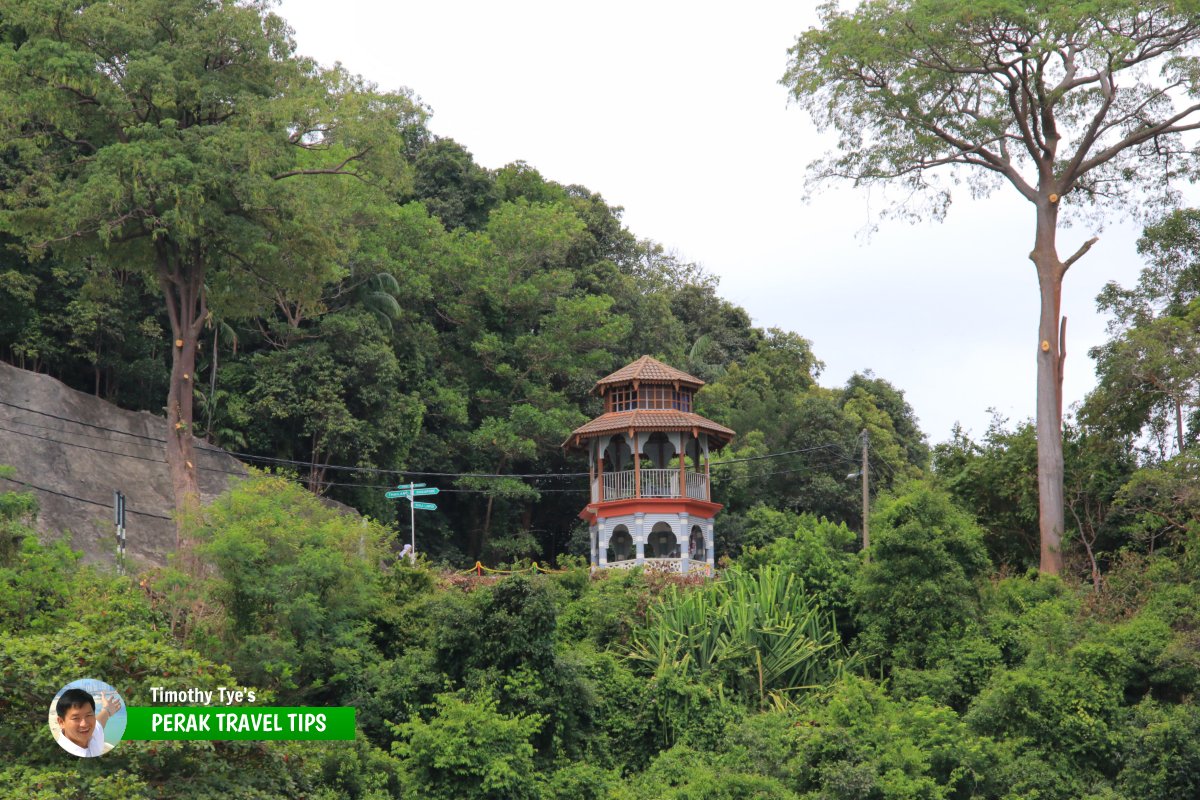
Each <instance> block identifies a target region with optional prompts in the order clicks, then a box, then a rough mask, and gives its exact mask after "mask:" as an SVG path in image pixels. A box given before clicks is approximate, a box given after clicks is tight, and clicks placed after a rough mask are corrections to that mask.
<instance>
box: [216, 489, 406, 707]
mask: <svg viewBox="0 0 1200 800" xmlns="http://www.w3.org/2000/svg"><path fill="white" fill-rule="evenodd" d="M384 536H385V534H384V532H383V531H382V530H380V529H379V527H378V526H375V525H371V524H369V523H368V522H367V521H366V520H363V521H359V520H356V519H354V518H353V517H349V516H346V515H344V514H341V513H340V512H338V511H335V510H333V509H331V508H327V507H325V506H323V505H322V504H321V503H320V502H319V501H318V500H317V499H316V498H315V497H313V496H312V495H311V494H308V493H307V492H305V491H304V490H303V489H301V488H300V487H299V486H297V485H295V484H293V483H289V482H287V481H284V480H282V479H280V478H266V477H262V478H254V479H251V480H248V481H246V482H244V483H242V484H240V485H239V486H237V487H236V488H234V489H233V490H232V491H230V492H229V493H228V494H226V495H223V496H222V497H221V498H220V499H219V500H218V501H217V502H215V503H214V504H213V505H211V506H210V507H208V508H207V509H206V511H205V514H204V522H203V527H202V529H201V532H200V537H201V540H202V542H203V544H202V545H201V546H200V548H199V552H200V553H201V555H202V557H204V558H205V559H207V560H208V561H210V562H211V563H212V565H213V566H214V568H215V570H216V577H215V578H214V580H213V582H212V585H211V587H209V588H208V589H207V590H206V593H207V594H209V596H211V597H212V598H213V599H214V600H215V601H216V602H218V603H219V604H220V607H221V608H222V610H223V612H224V615H223V618H222V619H221V620H220V622H219V624H218V625H217V626H216V627H215V629H214V630H212V631H211V635H213V636H215V637H216V638H218V639H219V640H220V641H221V642H222V643H223V645H224V648H223V649H224V652H225V654H226V656H225V657H226V658H228V659H229V663H230V664H231V665H232V666H233V668H234V670H235V672H236V673H237V674H238V676H239V677H240V678H241V679H242V680H243V681H244V682H246V683H248V684H251V685H257V686H262V687H264V688H270V689H273V690H276V692H277V693H278V694H277V696H278V697H279V698H280V699H281V700H285V699H286V700H289V701H295V704H297V705H299V704H313V705H320V704H322V703H330V704H334V705H336V702H335V701H336V700H337V699H338V698H339V697H341V696H342V695H343V694H344V693H345V692H346V691H347V685H348V684H349V683H351V682H352V681H353V679H354V676H355V675H356V674H357V673H358V672H360V671H361V670H362V669H363V667H364V666H365V664H366V663H369V662H370V660H371V659H372V658H373V656H374V652H375V651H374V647H373V645H372V643H371V639H370V634H371V618H372V616H373V615H374V614H375V613H376V611H377V610H378V609H379V607H380V604H381V595H382V592H381V576H380V572H379V568H378V566H377V564H378V562H379V559H380V556H381V545H382V542H383V537H384Z"/></svg>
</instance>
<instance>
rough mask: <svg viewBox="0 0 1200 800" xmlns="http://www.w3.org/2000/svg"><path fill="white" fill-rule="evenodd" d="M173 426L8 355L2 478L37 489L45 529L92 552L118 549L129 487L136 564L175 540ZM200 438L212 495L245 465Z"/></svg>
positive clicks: (0, 388)
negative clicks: (17, 363) (119, 502)
mask: <svg viewBox="0 0 1200 800" xmlns="http://www.w3.org/2000/svg"><path fill="white" fill-rule="evenodd" d="M166 428H167V423H166V419H165V418H163V417H157V416H154V415H153V414H150V413H148V412H144V411H143V412H135V411H124V410H122V409H119V408H117V407H116V406H114V405H112V404H110V403H107V402H105V401H104V400H101V399H99V398H97V397H93V396H91V395H88V394H84V393H82V392H77V391H75V390H74V389H70V388H68V387H67V386H65V385H63V384H62V383H60V382H59V381H57V380H55V379H54V378H51V377H49V376H47V375H39V374H36V373H33V372H27V371H26V370H22V369H18V368H16V367H13V366H9V365H8V364H4V363H2V362H0V464H7V465H9V466H11V467H14V468H15V469H16V474H15V475H14V476H13V478H12V479H9V480H5V479H0V489H4V490H8V489H12V490H20V489H22V488H28V489H29V490H31V491H33V493H34V494H35V495H36V496H37V500H38V503H39V505H40V509H41V510H40V514H39V516H38V531H39V533H40V534H41V536H42V538H43V539H51V538H54V537H56V536H58V535H59V534H60V533H61V534H62V535H64V536H66V537H68V538H69V543H70V545H71V546H72V547H73V548H75V549H76V550H81V551H83V553H84V555H85V559H86V560H88V561H111V560H113V558H114V557H115V555H116V526H115V524H114V521H113V492H114V491H117V490H120V491H121V492H123V493H124V495H125V531H126V555H127V556H128V558H130V559H131V560H132V561H133V562H134V564H135V565H139V564H140V565H145V566H150V565H163V564H165V563H166V560H167V554H168V553H170V552H171V551H172V550H174V548H175V523H174V522H173V521H172V519H171V513H172V512H173V511H174V508H175V501H174V496H173V494H172V490H171V479H170V475H169V474H168V472H167V463H166V455H165V452H166V445H165V436H166ZM196 448H197V458H198V460H199V463H197V465H196V466H197V467H198V468H199V470H200V488H201V493H202V497H203V500H204V501H205V502H207V501H209V500H211V499H213V498H214V497H216V496H217V495H218V494H220V493H221V492H222V491H224V490H225V489H226V488H227V487H228V486H229V482H230V480H231V479H233V478H235V477H240V476H244V475H245V474H246V468H245V466H244V465H243V464H242V463H241V462H239V461H238V460H237V459H235V458H233V457H232V456H230V455H228V454H227V453H225V452H224V451H222V450H220V449H218V448H214V447H213V446H212V445H209V444H207V443H204V442H201V441H200V440H196Z"/></svg>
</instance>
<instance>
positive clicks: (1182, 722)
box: [1118, 701, 1200, 800]
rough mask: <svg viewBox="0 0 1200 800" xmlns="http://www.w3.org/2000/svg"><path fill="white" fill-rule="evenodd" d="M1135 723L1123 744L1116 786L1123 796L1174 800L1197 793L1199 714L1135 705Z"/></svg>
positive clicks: (1189, 707)
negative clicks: (1119, 773)
mask: <svg viewBox="0 0 1200 800" xmlns="http://www.w3.org/2000/svg"><path fill="white" fill-rule="evenodd" d="M1136 724H1137V725H1139V726H1140V727H1139V728H1135V729H1134V732H1133V734H1132V735H1131V736H1130V737H1128V738H1127V739H1126V741H1125V742H1124V743H1123V749H1124V754H1123V755H1124V763H1125V768H1124V769H1123V770H1121V776H1120V781H1119V783H1118V785H1119V787H1120V789H1121V791H1122V792H1123V793H1124V795H1125V796H1126V797H1137V798H1145V800H1173V798H1177V797H1195V796H1196V795H1197V793H1200V711H1198V710H1197V709H1196V707H1195V706H1193V705H1181V706H1165V707H1164V706H1159V705H1157V704H1155V703H1153V702H1149V701H1148V702H1146V703H1143V704H1141V705H1139V706H1138V708H1137V715H1136Z"/></svg>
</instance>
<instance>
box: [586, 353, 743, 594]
mask: <svg viewBox="0 0 1200 800" xmlns="http://www.w3.org/2000/svg"><path fill="white" fill-rule="evenodd" d="M703 385H704V381H702V380H700V379H699V378H696V377H693V376H691V375H688V374H687V373H686V372H681V371H680V370H677V369H675V368H673V367H669V366H667V365H666V364H664V363H662V362H661V361H658V360H656V359H654V358H651V357H650V356H642V357H641V358H639V359H638V360H637V361H634V362H633V363H632V364H629V365H627V366H624V367H622V368H621V369H619V370H617V371H616V372H614V373H613V374H611V375H609V376H608V377H606V378H601V379H600V380H599V381H597V382H596V385H595V387H593V389H592V391H594V392H596V393H597V394H599V395H600V396H601V397H603V398H604V413H603V414H601V415H600V416H599V417H596V418H595V419H594V420H592V421H591V422H589V423H587V424H586V425H583V426H582V427H580V428H578V429H577V430H575V431H574V432H573V433H572V434H571V437H570V438H569V439H567V441H566V442H564V443H563V446H564V447H565V448H567V449H577V450H583V451H585V452H586V453H587V454H588V472H589V475H590V479H591V502H590V503H588V505H587V507H586V508H584V510H583V511H582V512H581V513H580V515H579V516H580V517H581V518H582V519H584V520H586V521H587V523H588V527H589V529H590V531H591V551H592V566H593V567H598V568H602V569H603V568H607V567H632V566H635V565H645V566H646V567H647V568H652V569H660V570H665V571H669V572H681V573H684V574H687V573H688V572H697V571H700V572H705V571H707V572H710V573H711V571H712V568H713V517H715V516H716V514H717V512H718V511H720V510H721V506H720V505H719V504H717V503H714V502H712V492H711V482H710V479H709V477H710V474H709V454H710V453H711V452H713V451H715V450H718V449H720V448H722V447H724V446H725V445H727V444H729V442H730V441H731V440H732V439H733V435H734V433H733V431H731V430H730V429H729V428H726V427H724V426H722V425H718V424H717V423H715V422H713V421H712V420H708V419H705V418H704V417H701V416H700V415H698V414H695V413H693V411H692V401H693V397H694V396H695V393H696V390H697V389H699V388H700V387H701V386H703Z"/></svg>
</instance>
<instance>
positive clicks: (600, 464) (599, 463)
mask: <svg viewBox="0 0 1200 800" xmlns="http://www.w3.org/2000/svg"><path fill="white" fill-rule="evenodd" d="M598 444H599V447H598V448H597V449H596V470H597V473H596V476H597V480H598V482H599V485H598V486H597V487H596V488H597V489H598V490H599V493H600V500H599V502H601V503H603V502H604V451H605V449H607V447H608V445H606V444H605V443H604V439H603V438H601V439H600V441H599V442H598Z"/></svg>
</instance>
